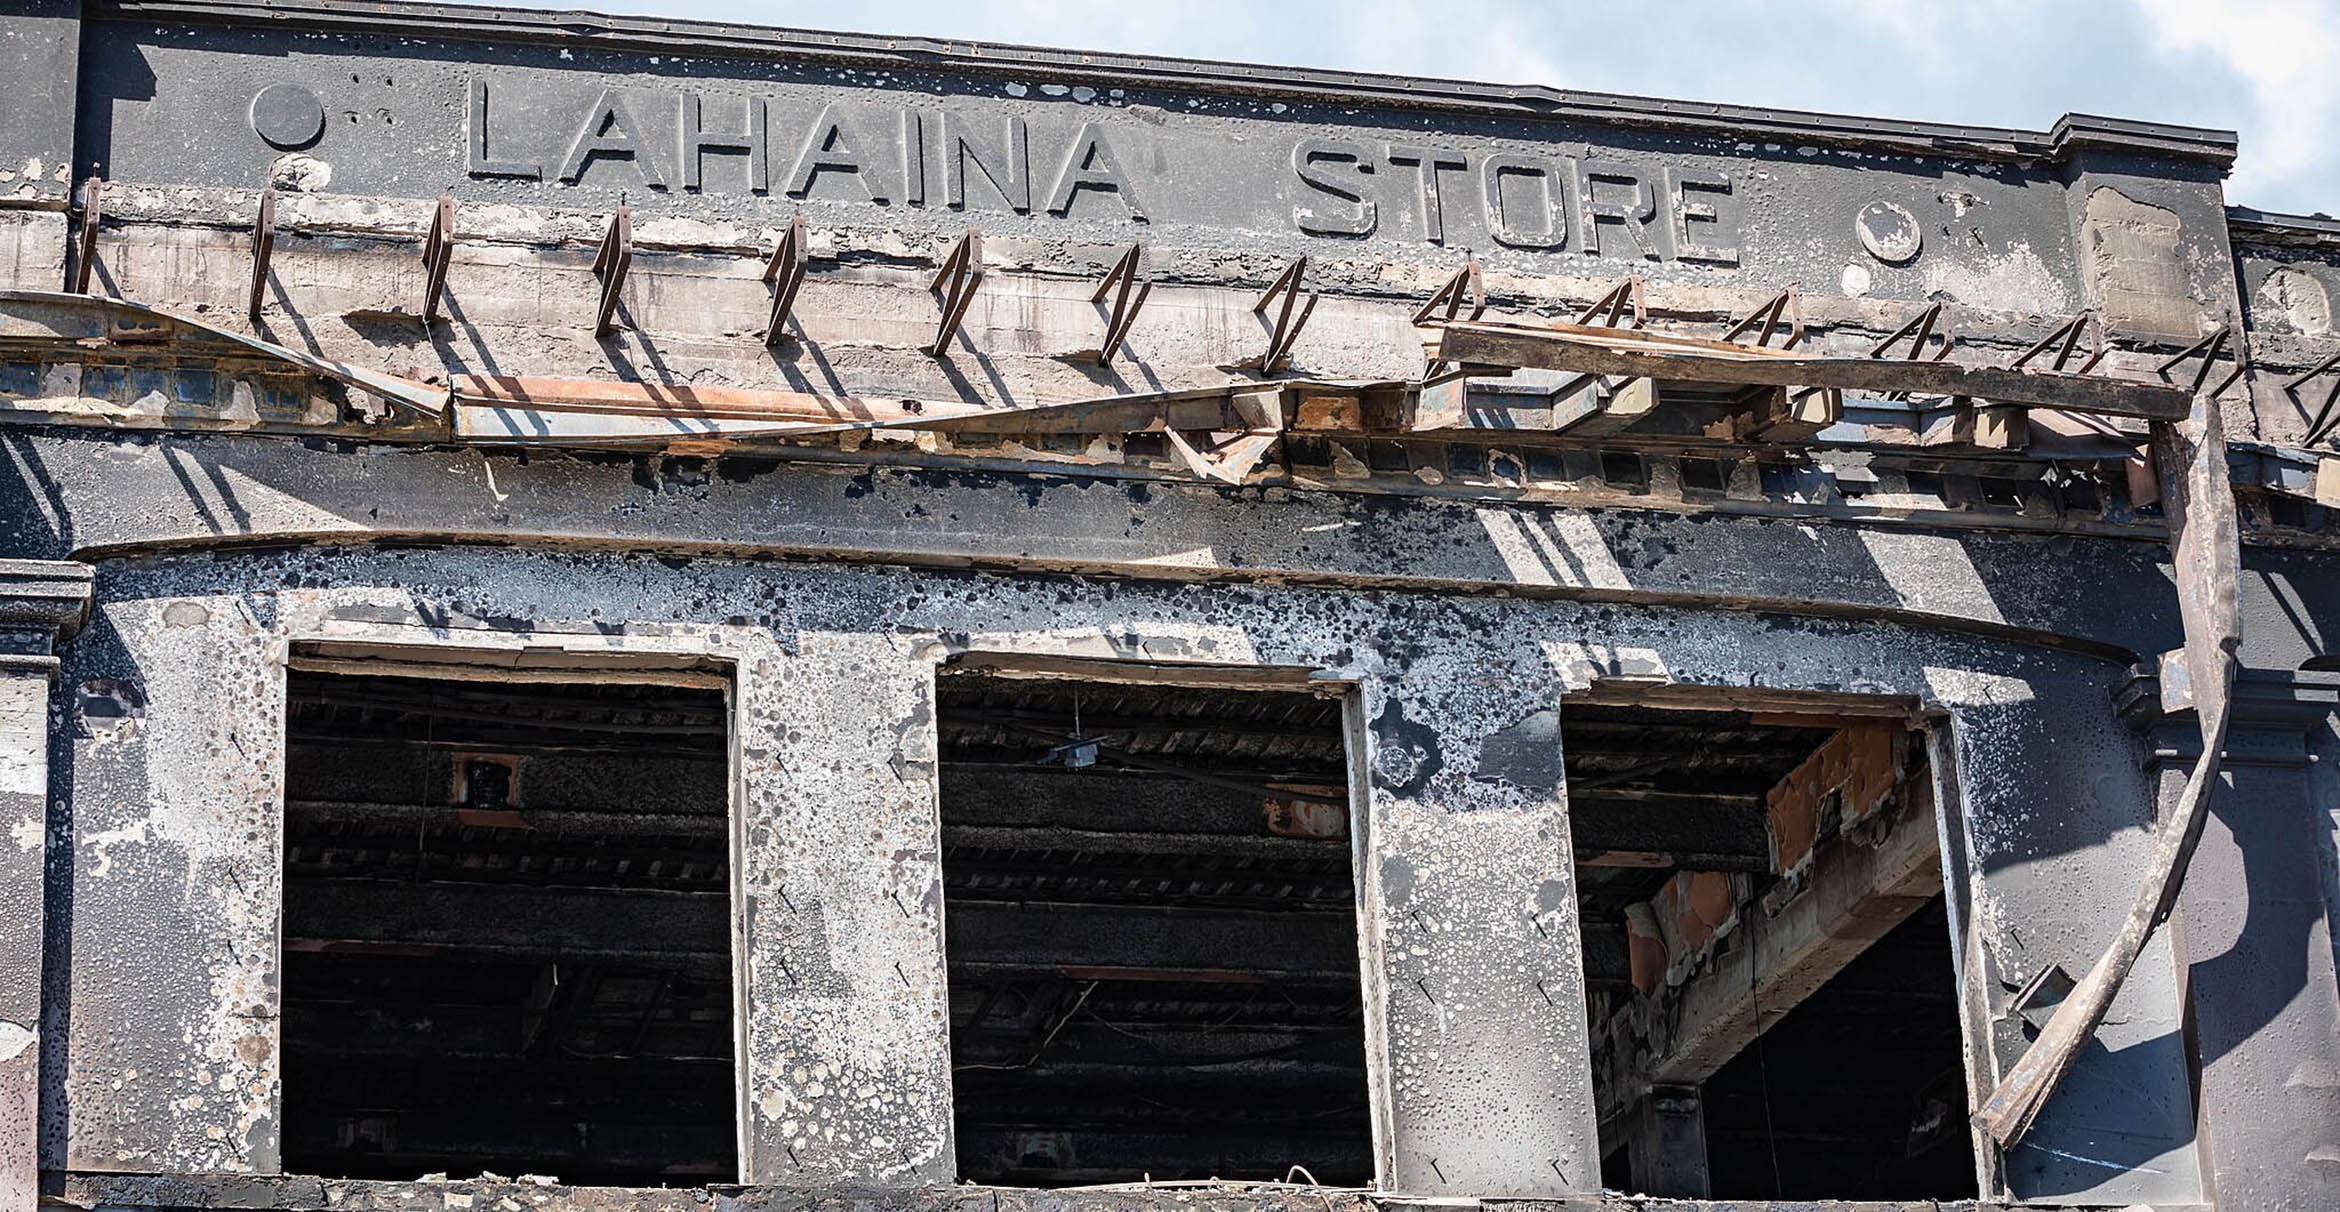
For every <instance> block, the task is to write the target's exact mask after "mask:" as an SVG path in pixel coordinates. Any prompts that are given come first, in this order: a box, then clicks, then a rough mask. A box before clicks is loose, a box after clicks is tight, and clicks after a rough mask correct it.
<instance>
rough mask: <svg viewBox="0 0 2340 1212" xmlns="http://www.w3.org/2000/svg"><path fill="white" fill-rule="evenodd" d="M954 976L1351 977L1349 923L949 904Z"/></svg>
mask: <svg viewBox="0 0 2340 1212" xmlns="http://www.w3.org/2000/svg"><path fill="white" fill-rule="evenodd" d="M944 922H945V950H944V953H945V955H946V956H947V957H948V959H949V961H950V966H951V968H952V970H953V971H955V972H956V971H964V972H967V973H970V974H976V975H982V976H994V977H996V976H1006V975H1013V974H1019V973H1041V972H1063V973H1066V974H1068V975H1074V976H1077V977H1080V978H1083V979H1092V980H1105V979H1117V980H1194V981H1206V982H1208V981H1231V982H1251V981H1268V982H1280V981H1296V982H1302V983H1310V984H1325V983H1330V984H1343V985H1345V984H1350V983H1353V982H1355V981H1356V980H1357V918H1356V915H1355V914H1354V913H1351V912H1348V911H1346V910H1342V911H1335V912H1322V911H1290V910H1286V911H1234V910H1217V909H1199V910H1198V909H1179V908H1156V907H1150V906H1115V907H1112V908H1103V907H1094V906H1092V907H1085V908H1083V909H1082V910H1081V911H1079V912H1068V911H1067V910H1066V909H1065V907H1064V906H1060V905H1051V904H1044V903H1037V902H1035V903H1031V904H1024V905H1016V904H1000V903H993V902H984V901H969V900H962V899H959V898H956V897H954V898H952V900H951V901H950V904H949V908H948V911H947V913H946V914H945V915H944Z"/></svg>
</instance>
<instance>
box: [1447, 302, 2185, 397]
mask: <svg viewBox="0 0 2340 1212" xmlns="http://www.w3.org/2000/svg"><path fill="white" fill-rule="evenodd" d="M1929 314H1931V313H1929ZM1921 319H1922V317H1921ZM1914 323H1916V322H1915V321H1913V324H1914ZM1909 331H1910V329H1909V328H1908V327H1907V326H1905V328H1904V330H1903V332H1902V333H1897V334H1895V337H1894V338H1889V339H1888V340H1889V341H1890V340H1894V339H1898V338H1899V337H1901V336H1903V335H1906V334H1907V333H1909ZM1924 336H1925V334H1924V332H1923V331H1922V330H1921V331H1919V332H1918V333H1917V340H1918V343H1919V345H1920V347H1922V344H1923V341H1924ZM1948 348H1949V346H1948V345H1947V344H1945V345H1943V346H1942V350H1943V352H1944V353H1946V352H1947V351H1948ZM1433 356H1434V357H1436V358H1437V359H1439V360H1440V361H1446V362H1459V363H1464V364H1470V365H1490V366H1524V367H1536V368H1540V369H1546V370H1561V371H1574V372H1577V373H1581V374H1596V375H1616V376H1624V377H1634V378H1651V379H1659V380H1676V381H1692V382H1707V383H1730V384H1764V385H1769V386H1777V387H1791V388H1835V389H1842V390H1857V391H1878V392H1888V393H1901V392H1915V393H1922V394H1928V395H1941V396H1966V397H1973V398H1978V399H1984V400H1989V401H1992V402H1993V403H1998V404H2020V405H2034V406H2041V407H2048V408H2060V409H2065V410H2068V411H2076V412H2091V413H2104V414H2109V415H2113V416H2131V417H2145V418H2149V419H2153V420H2162V421H2169V420H2176V419H2179V418H2182V417H2184V416H2186V415H2187V411H2188V408H2189V400H2190V398H2191V397H2190V393H2189V392H2188V391H2187V390H2185V389H2184V388H2181V387H2177V386H2173V385H2170V384H2168V383H2153V382H2145V381H2140V380H2135V379H2115V378H2110V377H2106V376H2103V375H2082V374H2076V373H2068V372H2063V371H2053V370H2029V369H2021V370H2019V369H2014V368H2011V367H2003V366H1964V365H1960V364H1959V363H1957V362H1953V361H1949V360H1947V359H1946V358H1945V357H1943V356H1941V355H1939V354H1937V355H1935V356H1932V357H1910V358H1884V357H1871V358H1849V357H1830V356H1824V355H1815V354H1804V353H1794V352H1790V351H1787V350H1784V349H1771V348H1766V347H1760V346H1750V345H1744V344H1733V343H1731V342H1726V341H1711V340H1704V339H1700V338H1696V337H1685V336H1675V335H1671V334H1666V333H1656V332H1645V331H1633V330H1622V329H1616V328H1607V327H1597V326H1593V325H1586V324H1565V323H1561V322H1558V321H1546V322H1541V323H1528V322H1520V321H1507V322H1496V321H1477V322H1470V323H1455V324H1448V325H1445V326H1443V327H1442V328H1441V329H1440V330H1439V333H1438V338H1437V341H1436V348H1435V350H1434V351H1433Z"/></svg>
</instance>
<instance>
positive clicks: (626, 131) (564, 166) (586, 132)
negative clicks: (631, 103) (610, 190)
mask: <svg viewBox="0 0 2340 1212" xmlns="http://www.w3.org/2000/svg"><path fill="white" fill-rule="evenodd" d="M595 156H608V157H610V158H612V159H619V160H629V161H632V162H633V165H634V171H636V172H639V173H641V174H642V183H643V184H645V185H648V186H649V187H650V188H652V189H665V188H666V177H665V175H664V174H662V173H660V172H659V171H658V164H657V162H656V161H655V160H653V159H651V156H650V145H649V144H648V143H646V142H644V141H643V139H642V127H641V125H640V124H639V123H637V122H635V121H634V116H633V114H631V113H629V112H628V111H627V109H626V103H625V99H624V98H622V97H620V96H618V91H617V90H616V89H614V88H605V89H603V90H601V96H600V98H599V99H597V100H596V101H594V103H593V109H592V111H591V112H589V113H587V114H586V115H585V122H584V125H582V126H579V127H578V128H577V137H576V138H574V139H572V140H570V141H569V154H568V156H567V157H566V158H564V159H563V160H562V161H561V180H563V181H566V182H568V183H569V184H571V185H575V184H576V183H577V182H578V181H579V180H580V179H582V178H583V177H584V176H585V166H586V164H587V163H588V162H589V161H591V160H592V159H593V157H595Z"/></svg>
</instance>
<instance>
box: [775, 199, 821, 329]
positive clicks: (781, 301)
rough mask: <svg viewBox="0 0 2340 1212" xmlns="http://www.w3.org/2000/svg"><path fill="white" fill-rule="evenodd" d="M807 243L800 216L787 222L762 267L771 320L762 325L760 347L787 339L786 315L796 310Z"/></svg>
mask: <svg viewBox="0 0 2340 1212" xmlns="http://www.w3.org/2000/svg"><path fill="white" fill-rule="evenodd" d="M809 243H810V241H809V240H808V239H807V238H806V236H805V233H804V212H803V211H798V212H796V213H795V214H793V215H790V216H789V218H788V230H787V232H785V233H783V234H782V235H781V237H780V243H779V244H778V245H777V246H775V247H774V248H773V249H772V259H771V260H769V261H766V262H765V263H764V281H766V282H768V283H770V284H771V286H772V318H771V320H770V321H769V322H767V323H766V324H765V325H764V344H766V345H778V344H779V343H781V342H782V341H785V340H787V339H788V313H789V312H791V311H793V310H795V308H796V292H797V291H798V290H801V289H803V287H804V263H805V260H806V259H807V256H808V254H809V251H810V250H809V249H808V247H807V245H808V244H809Z"/></svg>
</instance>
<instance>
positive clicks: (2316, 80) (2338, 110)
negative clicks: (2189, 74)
mask: <svg viewBox="0 0 2340 1212" xmlns="http://www.w3.org/2000/svg"><path fill="white" fill-rule="evenodd" d="M2136 4H2137V7H2138V9H2139V10H2141V11H2142V12H2143V14H2144V16H2145V22H2146V26H2147V28H2148V29H2149V30H2150V31H2151V33H2152V36H2153V40H2154V43H2155V45H2156V46H2157V47H2159V48H2161V49H2162V50H2164V51H2168V52H2174V53H2199V54H2206V55H2208V56H2210V57H2211V58H2213V59H2215V60H2217V61H2219V62H2220V63H2221V64H2222V65H2224V66H2225V67H2226V68H2227V69H2228V70H2230V71H2232V72H2234V73H2235V74H2236V75H2238V76H2240V77H2241V78H2242V80H2243V82H2244V83H2245V84H2246V86H2247V87H2248V88H2249V91H2250V108H2251V115H2252V118H2253V119H2254V120H2253V121H2252V122H2251V123H2250V125H2249V129H2248V130H2247V131H2246V132H2245V133H2246V134H2247V136H2248V142H2246V143H2245V145H2244V155H2243V156H2242V158H2241V160H2240V162H2239V163H2238V164H2237V165H2236V166H2235V175H2234V180H2233V182H2232V185H2231V187H2230V188H2231V192H2234V193H2237V194H2240V195H2243V196H2245V197H2248V196H2250V195H2251V194H2253V193H2255V192H2258V191H2260V190H2272V189H2279V188H2281V187H2283V186H2286V185H2288V184H2290V183H2292V182H2294V181H2296V180H2297V179H2298V178H2300V177H2302V176H2306V175H2309V174H2319V175H2323V176H2326V177H2329V175H2330V171H2331V161H2332V153H2331V132H2332V129H2333V126H2334V124H2335V121H2340V70H2336V69H2340V6H2334V5H2332V4H2329V3H2317V2H2316V0H2227V2H2226V3H2221V4H2206V3H2203V2H2202V0H2136ZM2324 209H2340V197H2335V198H2331V199H2328V200H2326V201H2325V203H2324Z"/></svg>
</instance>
